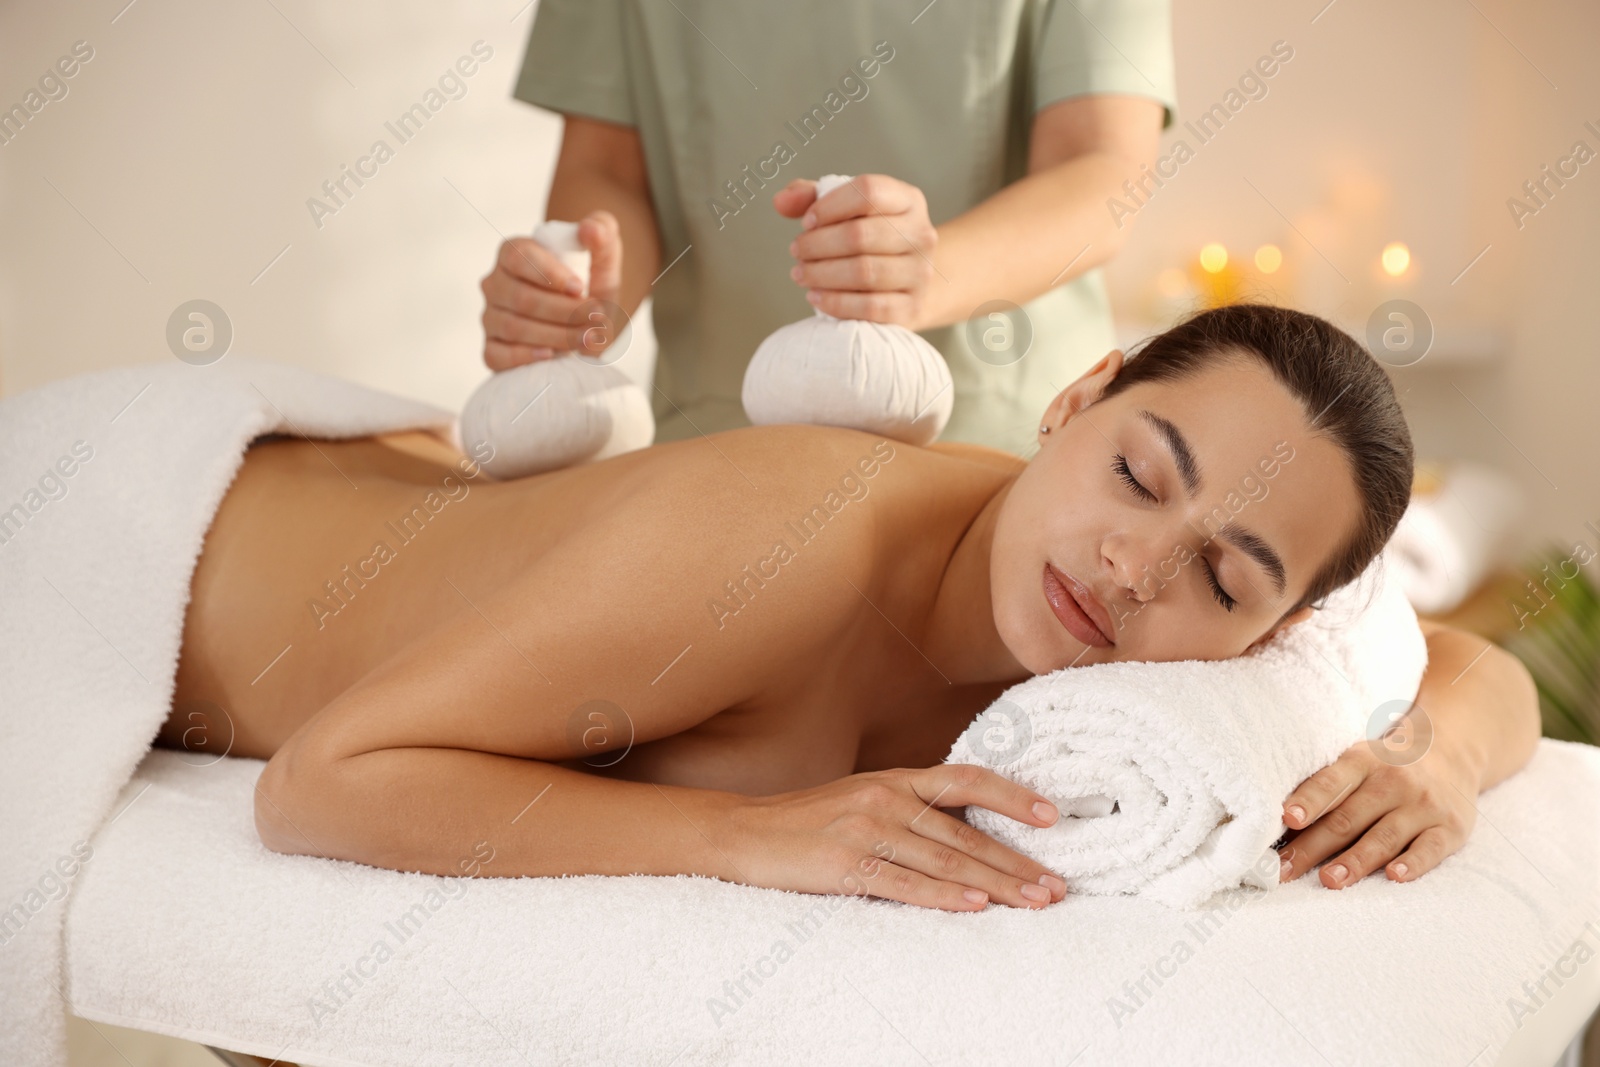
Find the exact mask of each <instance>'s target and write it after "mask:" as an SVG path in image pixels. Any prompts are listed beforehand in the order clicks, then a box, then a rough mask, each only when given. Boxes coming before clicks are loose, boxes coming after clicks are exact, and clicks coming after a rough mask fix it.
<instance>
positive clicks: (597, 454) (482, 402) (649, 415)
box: [456, 222, 656, 479]
mask: <svg viewBox="0 0 1600 1067" xmlns="http://www.w3.org/2000/svg"><path fill="white" fill-rule="evenodd" d="M533 239H534V240H535V241H538V242H539V243H540V244H541V245H543V246H544V247H546V248H548V249H550V250H551V251H552V252H555V253H556V254H557V255H558V256H560V258H561V262H562V263H563V264H564V265H565V266H566V267H567V268H568V269H569V270H571V271H572V272H573V273H575V274H576V275H577V276H578V277H579V278H581V279H583V282H584V293H585V294H587V293H588V291H589V285H588V282H589V258H590V257H589V252H588V250H586V249H585V248H584V247H583V246H582V245H581V244H579V243H578V224H577V223H575V222H546V223H542V224H541V225H540V226H539V227H538V228H536V229H535V230H534V231H533ZM608 351H609V350H608ZM456 433H457V437H458V443H459V444H460V446H461V448H462V449H463V450H464V451H469V452H471V453H472V454H473V455H474V456H479V457H480V462H481V463H482V465H483V467H484V468H485V469H486V470H487V471H488V472H489V473H490V474H491V475H493V476H494V477H496V478H502V479H504V478H522V477H526V476H527V475H530V474H538V473H540V472H541V471H548V470H555V469H557V468H560V467H570V466H573V465H575V464H578V463H587V462H590V461H593V460H601V459H606V458H608V457H610V456H616V455H621V454H622V453H624V452H632V451H633V450H634V449H636V448H644V447H645V446H647V445H648V444H650V442H651V441H652V440H653V439H654V438H655V435H656V421H655V414H654V412H652V411H651V410H650V401H649V399H648V398H647V397H646V396H645V395H644V391H643V390H641V389H640V388H639V387H638V386H637V385H635V384H634V383H633V381H632V379H630V378H629V377H628V376H627V375H626V374H624V373H623V372H622V371H620V370H618V369H617V368H616V367H614V366H612V365H610V364H609V363H607V362H604V361H603V357H601V358H596V357H593V356H587V355H581V354H579V353H577V352H569V353H567V354H566V355H562V356H557V357H556V358H554V359H546V360H539V361H538V362H535V363H527V364H524V365H523V366H520V367H512V368H511V369H510V370H503V371H500V372H498V373H497V374H494V375H491V376H490V378H489V380H488V381H486V382H484V383H483V384H482V385H480V386H479V387H478V389H477V391H476V392H474V393H473V394H472V396H471V397H470V398H469V399H468V400H467V403H466V406H465V407H464V408H462V409H461V418H460V421H459V423H458V425H457V429H456ZM484 444H487V445H488V446H489V447H488V448H487V449H483V448H481V446H482V445H484ZM480 453H481V455H480ZM484 457H486V458H484Z"/></svg>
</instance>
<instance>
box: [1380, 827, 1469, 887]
mask: <svg viewBox="0 0 1600 1067" xmlns="http://www.w3.org/2000/svg"><path fill="white" fill-rule="evenodd" d="M1460 847H1461V841H1459V840H1453V839H1452V835H1451V832H1450V831H1449V830H1447V829H1445V828H1444V827H1442V826H1430V827H1428V828H1427V829H1426V830H1424V831H1422V833H1420V834H1418V835H1417V838H1416V840H1415V841H1413V842H1411V847H1410V848H1408V849H1406V850H1405V851H1404V852H1402V853H1401V854H1400V855H1398V856H1396V857H1395V858H1394V860H1393V862H1391V863H1390V864H1389V865H1388V867H1389V877H1390V878H1391V879H1393V880H1394V881H1396V882H1409V881H1411V880H1412V879H1413V878H1416V877H1418V876H1419V875H1423V874H1426V873H1427V872H1429V871H1431V870H1433V869H1434V868H1435V867H1437V866H1439V862H1440V861H1441V860H1443V859H1444V858H1445V857H1446V856H1448V855H1450V853H1452V852H1454V851H1455V850H1456V849H1458V848H1460Z"/></svg>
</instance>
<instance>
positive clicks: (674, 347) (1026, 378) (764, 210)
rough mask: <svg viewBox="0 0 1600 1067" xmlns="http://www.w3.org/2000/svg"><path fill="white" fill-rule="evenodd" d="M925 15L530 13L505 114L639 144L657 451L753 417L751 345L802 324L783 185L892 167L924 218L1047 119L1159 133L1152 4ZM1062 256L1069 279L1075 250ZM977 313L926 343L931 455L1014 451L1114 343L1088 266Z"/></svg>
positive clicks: (1020, 162) (731, 2) (971, 2)
mask: <svg viewBox="0 0 1600 1067" xmlns="http://www.w3.org/2000/svg"><path fill="white" fill-rule="evenodd" d="M923 3H924V0H912V2H910V3H890V2H888V0H814V2H795V0H789V2H786V3H785V2H774V0H540V3H539V7H538V12H537V15H536V16H535V19H534V24H533V30H532V33H531V35H530V38H529V42H528V51H527V55H526V57H525V58H524V60H523V65H522V70H521V73H520V75H519V76H518V79H517V86H516V90H515V95H516V96H517V98H518V99H521V100H525V101H527V102H528V103H531V104H537V105H538V106H540V107H544V108H548V109H550V110H552V111H558V112H561V113H563V114H573V115H582V116H587V117H590V118H595V119H601V120H603V121H606V122H613V123H618V124H622V125H627V126H633V127H636V128H637V129H638V131H639V138H640V141H641V143H642V144H643V146H644V154H645V160H646V163H647V166H648V170H649V181H650V194H651V200H652V203H653V206H654V209H655V216H656V222H657V225H658V226H659V228H660V235H661V250H662V254H661V266H662V267H663V268H664V269H665V273H664V274H663V275H662V276H661V278H660V279H659V280H658V281H657V282H656V285H655V288H654V290H653V293H654V296H655V304H654V319H655V331H656V337H657V340H658V342H659V355H658V357H657V369H656V386H657V390H658V391H657V392H656V393H655V394H654V396H653V401H654V404H655V414H656V421H657V427H658V428H657V433H656V439H657V440H658V441H670V440H676V439H678V438H683V437H689V436H693V435H695V434H696V433H700V432H704V433H710V432H712V431H715V430H724V429H729V428H732V427H735V426H746V425H749V422H748V420H747V419H746V418H745V415H744V410H743V408H742V406H741V405H740V402H739V393H740V387H741V385H742V384H743V381H744V372H745V367H746V366H747V365H748V363H749V361H750V357H751V356H752V355H753V354H754V353H755V350H756V346H757V345H759V344H760V343H761V340H762V338H764V337H766V336H767V334H769V333H771V332H772V331H773V330H774V329H776V328H777V327H779V326H782V325H784V324H785V323H789V322H793V321H795V320H796V319H799V318H802V317H804V316H807V315H810V314H811V313H812V309H811V305H810V304H808V303H807V302H806V299H805V290H804V289H802V288H801V287H800V286H799V285H797V284H795V283H794V282H793V281H791V280H790V278H789V270H790V268H791V267H792V266H793V265H794V260H793V258H792V257H791V256H790V255H789V251H788V249H789V242H790V241H792V240H793V239H794V238H795V237H796V236H797V235H798V234H799V233H800V224H799V222H798V220H794V219H786V218H783V217H782V216H781V215H779V214H778V213H777V212H776V211H775V210H774V209H773V207H772V195H773V194H774V193H775V192H777V191H778V189H780V188H782V187H783V186H784V185H785V184H787V183H788V182H789V181H790V180H792V179H794V178H817V177H820V176H822V175H824V174H869V173H881V174H888V175H892V176H893V177H896V178H899V179H901V180H902V181H906V182H909V183H911V184H912V185H915V186H917V187H918V188H920V189H921V190H922V192H923V193H924V194H925V195H926V197H927V200H928V213H929V216H930V217H931V219H932V221H933V223H934V224H935V225H939V224H941V223H943V222H945V221H947V220H949V219H951V218H954V217H955V216H957V215H960V214H962V213H963V212H965V211H967V210H968V209H970V208H971V207H973V206H974V205H976V204H978V203H980V202H982V201H983V200H986V199H988V198H989V197H990V196H992V195H993V194H994V193H996V192H997V191H999V190H1000V189H1001V188H1003V187H1004V186H1006V185H1008V184H1010V183H1011V182H1014V181H1016V180H1017V179H1019V178H1021V177H1023V176H1025V175H1026V174H1027V160H1028V140H1029V131H1030V128H1031V125H1032V120H1033V115H1034V113H1035V112H1036V111H1038V110H1039V109H1040V108H1042V107H1045V106H1046V105H1048V104H1051V103H1054V102H1056V101H1059V100H1062V99H1064V98H1066V97H1071V96H1078V95H1082V94H1086V93H1121V94H1130V95H1135V96H1143V97H1148V98H1151V99H1154V100H1156V101H1159V102H1160V103H1162V104H1163V105H1165V107H1166V109H1167V111H1166V119H1165V120H1164V121H1165V123H1166V124H1168V125H1170V124H1171V122H1172V115H1173V109H1174V107H1175V96H1176V94H1175V91H1174V87H1173V64H1172V43H1171V16H1170V11H1169V6H1168V3H1167V0H1067V2H1062V3H1055V2H1052V0H992V2H976V0H935V2H934V3H932V4H930V5H928V6H927V7H926V8H924V7H923ZM919 12H920V13H919ZM1093 210H1103V208H1102V207H1101V206H1099V205H1096V206H1095V207H1094V208H1093ZM1056 251H1057V252H1058V253H1059V258H1060V260H1061V266H1062V268H1066V267H1067V266H1068V264H1069V263H1071V262H1072V261H1073V259H1074V258H1075V257H1076V256H1077V255H1078V254H1079V252H1080V251H1082V249H1080V248H1060V249H1056ZM680 254H681V258H679V256H680ZM623 256H624V257H626V256H627V248H626V247H624V249H623ZM668 264H671V266H668ZM997 295H998V294H997ZM989 310H990V309H988V308H984V309H983V311H984V314H983V315H982V317H979V318H976V319H972V320H969V322H968V323H961V324H957V325H955V326H948V327H941V328H938V329H932V330H926V331H924V332H923V336H924V337H926V338H927V339H928V340H929V341H930V342H932V343H933V344H934V345H935V346H936V347H937V348H938V349H939V350H940V351H941V352H943V353H944V356H945V358H946V360H948V361H949V364H950V371H951V375H952V377H953V378H954V380H955V410H954V413H953V414H952V416H951V419H950V423H949V425H948V426H947V427H946V429H945V431H944V434H943V439H945V440H956V441H978V442H981V443H983V444H987V445H992V446H994V447H996V448H1002V449H1007V450H1010V451H1014V452H1020V451H1021V450H1022V449H1023V448H1024V447H1025V446H1026V445H1027V444H1028V442H1030V441H1031V440H1032V438H1033V433H1034V431H1035V430H1037V428H1038V425H1039V418H1040V415H1041V414H1042V413H1043V411H1044V408H1045V406H1046V404H1048V403H1049V401H1050V399H1051V398H1052V397H1053V396H1054V395H1055V393H1056V392H1057V391H1059V389H1061V388H1063V387H1065V386H1066V385H1067V384H1068V383H1069V382H1070V381H1071V380H1072V379H1073V378H1075V377H1077V375H1078V374H1079V373H1081V372H1082V370H1083V369H1085V368H1086V367H1087V366H1089V365H1090V364H1091V363H1093V362H1094V361H1095V360H1097V359H1099V358H1100V357H1101V356H1102V355H1104V354H1105V353H1106V352H1107V351H1109V350H1110V349H1111V348H1113V347H1114V340H1113V336H1112V328H1111V316H1110V307H1109V304H1108V302H1107V299H1106V293H1105V286H1104V283H1103V280H1102V278H1101V275H1100V272H1099V271H1098V270H1093V271H1089V272H1088V273H1086V274H1083V275H1080V276H1079V277H1077V278H1075V279H1073V280H1072V281H1070V282H1066V283H1064V284H1062V285H1060V286H1058V287H1056V288H1055V289H1053V290H1051V291H1050V292H1047V293H1045V294H1044V295H1043V296H1040V297H1039V298H1037V299H1035V300H1033V301H1032V302H1031V303H1029V304H1027V305H1025V313H1026V314H1025V316H1024V315H1018V314H1016V313H1010V314H1009V315H1005V314H1003V315H1002V316H1001V317H998V318H990V317H989V315H988V311H989ZM978 311H979V308H974V309H973V313H977V312H978ZM1030 327H1031V331H1030ZM1029 332H1031V334H1032V337H1031V341H1027V338H1026V335H1027V334H1028V333H1029ZM1025 341H1027V347H1026V350H1025V351H1023V343H1024V342H1025Z"/></svg>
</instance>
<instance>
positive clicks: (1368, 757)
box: [1281, 622, 1540, 889]
mask: <svg viewBox="0 0 1600 1067" xmlns="http://www.w3.org/2000/svg"><path fill="white" fill-rule="evenodd" d="M1422 626H1423V632H1424V633H1425V634H1426V635H1427V639H1428V668H1427V672H1426V674H1425V675H1424V676H1423V679H1422V685H1421V687H1420V688H1419V689H1418V690H1417V699H1416V703H1415V705H1414V706H1413V707H1412V709H1411V711H1410V712H1408V713H1407V716H1406V720H1403V721H1402V722H1401V723H1399V724H1397V727H1398V728H1399V730H1401V731H1402V733H1401V734H1399V735H1397V736H1399V737H1401V738H1402V740H1401V741H1400V742H1399V743H1394V742H1391V743H1390V744H1388V745H1384V744H1381V743H1376V742H1368V741H1360V742H1357V743H1356V744H1355V745H1352V746H1351V747H1350V749H1349V750H1348V751H1346V752H1345V754H1344V755H1343V756H1341V757H1340V758H1339V760H1338V761H1337V762H1335V763H1333V764H1332V765H1330V766H1328V767H1326V768H1324V769H1323V770H1321V771H1318V772H1317V773H1316V774H1314V775H1312V776H1311V777H1310V778H1309V779H1307V780H1306V781H1305V783H1304V784H1302V785H1301V786H1300V788H1299V789H1297V790H1296V791H1295V792H1294V794H1293V795H1291V796H1290V797H1289V799H1288V800H1287V801H1285V802H1284V812H1285V814H1284V820H1283V821H1284V825H1285V826H1288V827H1290V828H1291V829H1296V830H1299V831H1300V832H1299V833H1298V834H1297V835H1296V836H1295V837H1294V838H1293V839H1292V840H1291V841H1290V842H1289V843H1288V844H1287V845H1285V846H1284V847H1283V849H1282V850H1281V854H1282V856H1283V862H1284V869H1283V872H1282V878H1283V880H1284V881H1289V880H1291V879H1294V878H1298V877H1300V875H1302V874H1304V873H1305V872H1306V871H1308V870H1310V869H1311V868H1312V867H1314V866H1316V865H1317V864H1319V863H1323V861H1324V860H1327V859H1328V857H1329V856H1332V855H1333V854H1334V853H1335V852H1338V853H1339V855H1338V856H1337V857H1336V858H1335V859H1334V860H1332V861H1331V862H1328V863H1325V864H1324V865H1323V867H1322V883H1323V885H1326V886H1327V887H1328V888H1330V889H1339V888H1342V887H1343V886H1346V885H1349V884H1350V883H1352V882H1355V881H1358V880H1359V879H1361V878H1363V877H1365V876H1366V875H1367V874H1368V873H1370V872H1372V871H1375V870H1378V869H1379V868H1381V867H1384V866H1385V865H1387V867H1388V875H1389V877H1390V878H1391V879H1393V880H1394V881H1400V882H1404V881H1410V880H1411V879H1413V878H1416V877H1417V876H1418V875H1421V874H1423V873H1425V872H1427V871H1430V870H1432V869H1433V868H1434V867H1436V866H1438V864H1439V862H1440V861H1441V860H1443V859H1444V858H1445V857H1446V856H1448V855H1450V854H1451V853H1452V852H1454V851H1455V850H1456V849H1458V848H1460V847H1461V846H1462V844H1463V843H1465V841H1466V839H1467V836H1468V834H1469V833H1470V832H1471V830H1472V826H1473V823H1474V822H1475V821H1476V819H1477V804H1476V802H1477V798H1478V793H1479V792H1480V791H1482V790H1484V789H1487V788H1489V787H1490V786H1492V785H1494V784H1495V783H1496V782H1499V781H1501V780H1502V779H1504V778H1506V777H1507V776H1508V775H1510V774H1512V773H1513V772H1515V771H1516V770H1518V769H1519V768H1521V767H1522V766H1523V765H1524V764H1526V763H1527V762H1528V760H1529V758H1530V757H1532V755H1533V751H1534V748H1535V746H1536V745H1537V744H1538V741H1539V733H1540V724H1539V700H1538V694H1537V692H1536V690H1535V689H1534V685H1533V679H1532V677H1531V676H1530V675H1529V674H1528V670H1527V668H1526V667H1524V666H1523V665H1522V662H1521V661H1520V660H1518V659H1517V658H1516V657H1515V656H1513V655H1511V654H1510V653H1508V652H1506V651H1504V650H1503V649H1501V648H1498V647H1497V646H1495V645H1494V644H1493V643H1492V642H1488V641H1485V640H1484V639H1483V638H1481V637H1478V636H1476V635H1473V634H1469V633H1465V632H1463V631H1460V630H1454V629H1451V628H1450V627H1447V626H1442V625H1439V624H1437V623H1430V622H1424V623H1423V624H1422ZM1357 838H1359V840H1357ZM1352 841H1355V842H1356V844H1355V845H1354V847H1347V846H1349V845H1350V843H1351V842H1352Z"/></svg>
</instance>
